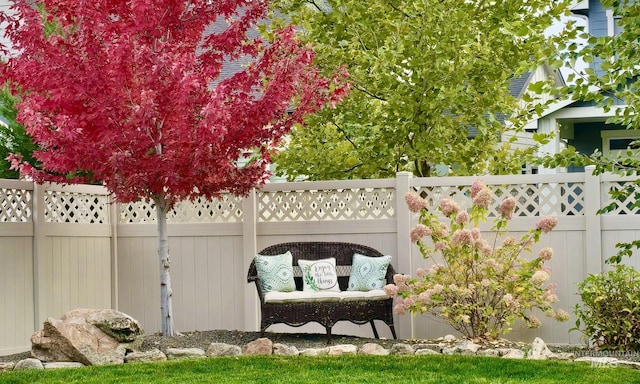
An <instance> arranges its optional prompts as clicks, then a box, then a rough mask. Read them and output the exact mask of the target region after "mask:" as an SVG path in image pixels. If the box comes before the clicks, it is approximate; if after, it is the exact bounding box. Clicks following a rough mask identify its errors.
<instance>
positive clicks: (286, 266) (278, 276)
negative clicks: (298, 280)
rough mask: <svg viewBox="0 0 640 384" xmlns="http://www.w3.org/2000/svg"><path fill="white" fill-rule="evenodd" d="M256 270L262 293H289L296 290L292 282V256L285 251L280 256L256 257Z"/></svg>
mask: <svg viewBox="0 0 640 384" xmlns="http://www.w3.org/2000/svg"><path fill="white" fill-rule="evenodd" d="M255 261H256V270H257V271H258V277H259V278H260V285H261V286H262V290H263V291H264V292H269V291H277V292H291V291H295V290H296V284H295V282H294V281H293V256H292V255H291V252H289V251H287V252H286V253H283V254H282V255H273V256H264V255H256V259H255Z"/></svg>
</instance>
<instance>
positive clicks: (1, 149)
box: [0, 86, 37, 179]
mask: <svg viewBox="0 0 640 384" xmlns="http://www.w3.org/2000/svg"><path fill="white" fill-rule="evenodd" d="M17 114H18V110H17V109H16V99H15V97H13V95H12V94H11V92H10V91H9V87H7V86H4V87H2V88H1V89H0V116H2V117H3V118H4V121H3V122H2V123H0V178H2V179H17V178H18V177H19V176H20V172H19V171H18V170H15V169H10V166H11V163H10V162H9V161H5V159H6V158H7V157H8V156H9V155H10V154H11V153H15V154H19V155H21V156H22V158H23V160H24V161H26V162H28V163H29V164H31V165H32V166H34V167H37V161H36V160H35V159H34V158H33V155H32V153H33V151H34V150H35V149H36V148H37V146H36V145H35V144H34V143H33V141H32V139H31V136H29V134H27V132H26V131H25V129H24V127H23V126H22V124H19V123H18V122H17V121H16V116H17Z"/></svg>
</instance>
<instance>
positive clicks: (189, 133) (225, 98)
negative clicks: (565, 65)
mask: <svg viewBox="0 0 640 384" xmlns="http://www.w3.org/2000/svg"><path fill="white" fill-rule="evenodd" d="M267 3H268V1H267V0H224V1H211V0H137V1H121V0H117V1H116V0H92V1H77V0H44V1H38V2H36V3H35V5H34V2H33V1H32V0H17V1H16V2H15V5H14V6H13V14H11V15H10V14H3V15H1V16H0V18H1V20H2V22H3V23H4V24H5V25H6V30H5V36H6V37H7V38H8V39H9V41H11V43H12V49H13V52H17V53H14V55H13V57H11V58H10V59H9V60H8V61H7V62H6V63H5V64H4V65H3V66H2V69H1V79H2V80H3V81H9V82H10V84H11V87H12V90H13V91H15V92H19V93H20V94H21V96H22V101H21V102H20V104H19V105H18V109H19V115H18V120H19V121H20V122H21V123H23V124H24V125H25V127H26V129H27V132H28V133H29V134H30V135H31V136H32V137H33V139H34V141H35V142H36V143H37V144H38V145H39V147H40V149H41V150H39V151H37V152H36V153H35V154H34V156H35V157H36V158H37V160H38V161H39V162H40V163H41V165H42V170H37V169H34V168H32V167H31V166H29V165H28V164H26V163H22V162H21V161H20V159H19V158H18V157H14V158H13V159H12V161H13V165H14V167H19V168H20V170H21V172H22V173H23V174H28V175H30V176H31V177H33V179H34V180H35V181H37V182H41V181H56V182H63V183H77V182H96V181H99V182H102V183H103V184H104V185H105V186H106V187H107V188H108V189H109V190H110V191H111V192H112V193H113V194H114V196H115V197H116V199H117V200H118V201H121V202H131V201H137V200H140V199H144V200H150V201H152V202H153V203H154V205H155V208H156V211H157V223H158V239H159V247H158V255H159V258H160V270H161V273H160V275H161V278H160V285H161V315H162V333H163V334H164V335H172V334H174V333H175V332H176V331H175V329H174V325H173V317H172V311H171V282H170V276H169V254H168V245H167V233H166V217H167V212H168V211H170V210H171V209H172V207H173V206H174V204H175V203H176V202H178V201H181V200H185V199H194V198H196V197H200V196H204V197H206V198H215V197H219V196H220V194H221V193H223V192H230V193H233V194H239V195H242V194H246V193H247V192H248V191H249V190H250V189H251V188H252V187H254V186H256V185H259V184H261V183H263V182H264V181H265V180H266V178H267V177H268V171H267V168H266V166H267V165H268V162H269V154H270V152H271V151H272V150H273V149H274V147H275V146H277V145H278V143H279V141H280V139H281V138H282V137H283V135H285V134H286V133H287V132H288V131H289V129H290V127H291V126H292V125H293V124H294V123H298V122H301V119H302V117H303V116H305V115H306V114H308V113H311V112H314V111H316V110H318V109H319V108H322V107H323V105H325V104H327V103H331V104H332V103H335V102H337V101H339V99H340V98H341V97H342V96H343V95H344V93H345V92H346V91H347V85H346V83H345V82H344V74H336V76H334V77H333V78H331V79H327V78H323V77H321V76H320V75H319V74H318V72H317V71H316V69H315V67H314V66H313V63H312V60H313V52H312V49H311V48H310V47H308V46H301V45H300V44H299V42H298V41H297V40H296V39H295V36H294V30H293V28H291V27H289V28H285V29H283V30H280V31H278V32H277V33H276V34H275V38H274V39H273V41H270V42H269V43H265V42H264V41H262V40H261V39H258V38H251V37H249V36H250V35H251V33H249V31H250V30H251V29H252V28H253V27H254V26H255V24H256V23H257V22H258V21H259V20H261V19H263V18H264V17H266V12H267V5H268V4H267ZM224 19H226V20H227V23H226V24H223V25H224V28H223V30H222V31H220V32H218V33H207V32H205V29H206V28H207V26H210V25H211V24H212V23H214V22H217V23H218V24H220V22H221V20H224ZM234 60H242V62H243V63H250V64H249V65H247V66H246V67H245V68H244V69H243V70H241V71H240V72H238V73H235V74H234V75H233V76H231V77H229V78H224V79H221V78H220V74H221V70H222V68H223V66H224V65H225V63H229V62H232V61H234ZM214 84H215V85H214ZM247 151H250V152H251V153H252V154H253V156H252V161H250V162H248V163H246V164H244V162H240V161H239V159H240V158H241V157H242V155H243V154H245V153H247Z"/></svg>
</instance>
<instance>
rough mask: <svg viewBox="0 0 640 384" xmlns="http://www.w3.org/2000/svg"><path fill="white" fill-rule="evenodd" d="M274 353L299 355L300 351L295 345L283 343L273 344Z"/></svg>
mask: <svg viewBox="0 0 640 384" xmlns="http://www.w3.org/2000/svg"><path fill="white" fill-rule="evenodd" d="M273 354H274V355H280V356H298V355H299V354H300V351H298V348H296V347H295V346H289V345H285V344H281V343H276V344H273Z"/></svg>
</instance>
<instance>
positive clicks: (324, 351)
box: [300, 348, 329, 356]
mask: <svg viewBox="0 0 640 384" xmlns="http://www.w3.org/2000/svg"><path fill="white" fill-rule="evenodd" d="M328 354H329V348H307V349H303V350H302V351H300V356H324V355H328Z"/></svg>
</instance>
